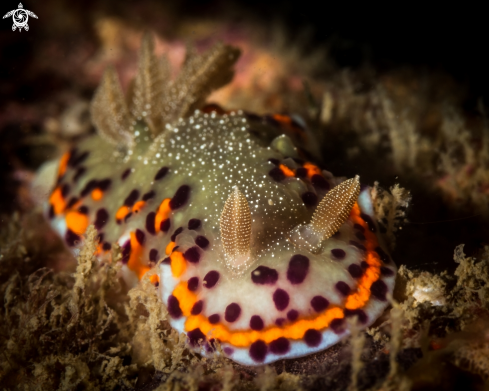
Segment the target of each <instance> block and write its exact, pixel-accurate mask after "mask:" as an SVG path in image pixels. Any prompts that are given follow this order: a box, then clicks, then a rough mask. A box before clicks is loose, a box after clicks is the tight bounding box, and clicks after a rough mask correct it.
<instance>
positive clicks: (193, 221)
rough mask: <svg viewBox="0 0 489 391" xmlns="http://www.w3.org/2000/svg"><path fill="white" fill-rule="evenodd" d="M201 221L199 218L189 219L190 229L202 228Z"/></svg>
mask: <svg viewBox="0 0 489 391" xmlns="http://www.w3.org/2000/svg"><path fill="white" fill-rule="evenodd" d="M200 225H201V222H200V220H199V219H190V220H189V221H188V229H192V230H194V231H195V230H197V229H199V228H200Z"/></svg>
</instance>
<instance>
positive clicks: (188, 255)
mask: <svg viewBox="0 0 489 391" xmlns="http://www.w3.org/2000/svg"><path fill="white" fill-rule="evenodd" d="M183 257H184V258H185V259H186V260H187V261H189V262H191V263H197V262H199V261H200V251H199V248H198V247H197V246H193V247H190V248H189V249H188V250H187V251H185V252H184V253H183Z"/></svg>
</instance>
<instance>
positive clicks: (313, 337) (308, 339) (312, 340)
mask: <svg viewBox="0 0 489 391" xmlns="http://www.w3.org/2000/svg"><path fill="white" fill-rule="evenodd" d="M322 339H323V336H322V335H321V333H320V332H319V331H317V330H315V329H309V330H307V331H306V332H305V333H304V342H305V343H306V345H307V346H309V347H311V348H315V347H317V346H319V344H320V343H321V341H322Z"/></svg>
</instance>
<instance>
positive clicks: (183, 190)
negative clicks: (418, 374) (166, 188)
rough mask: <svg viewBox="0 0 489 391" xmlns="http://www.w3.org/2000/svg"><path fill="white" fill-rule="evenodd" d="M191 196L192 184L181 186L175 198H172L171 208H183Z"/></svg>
mask: <svg viewBox="0 0 489 391" xmlns="http://www.w3.org/2000/svg"><path fill="white" fill-rule="evenodd" d="M189 196H190V186H188V185H182V186H180V187H179V188H178V190H177V191H176V192H175V195H174V196H173V198H172V199H171V200H170V208H171V209H172V210H175V209H178V208H181V207H182V206H183V205H185V204H186V203H187V201H188V199H189Z"/></svg>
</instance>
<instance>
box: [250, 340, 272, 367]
mask: <svg viewBox="0 0 489 391" xmlns="http://www.w3.org/2000/svg"><path fill="white" fill-rule="evenodd" d="M267 353H268V348H267V344H266V343H265V342H263V341H262V340H261V339H259V340H258V341H256V342H253V343H252V344H251V346H250V357H251V358H252V359H253V360H254V361H256V362H263V361H264V360H265V357H266V356H267Z"/></svg>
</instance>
